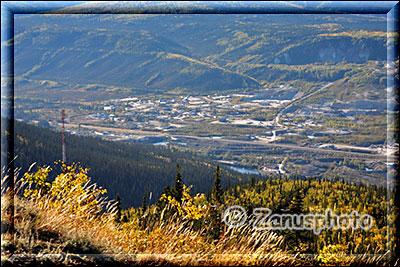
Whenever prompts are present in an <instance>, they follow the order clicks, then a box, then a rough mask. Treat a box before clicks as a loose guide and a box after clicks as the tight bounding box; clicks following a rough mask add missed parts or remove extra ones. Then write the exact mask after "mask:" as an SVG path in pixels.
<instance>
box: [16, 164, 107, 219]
mask: <svg viewBox="0 0 400 267" xmlns="http://www.w3.org/2000/svg"><path fill="white" fill-rule="evenodd" d="M61 164H62V169H63V173H60V174H58V175H57V176H56V177H55V179H54V180H53V181H52V182H51V181H50V180H49V173H50V172H51V171H52V168H50V166H44V167H39V168H38V170H37V171H36V172H34V173H29V172H27V173H25V174H24V177H23V178H22V180H23V181H24V182H26V183H27V184H28V185H29V187H28V188H27V189H25V190H24V197H26V198H33V199H39V198H41V197H42V196H46V197H47V199H48V200H50V201H47V202H46V203H44V202H43V201H41V202H39V205H45V204H46V205H49V206H51V207H63V208H64V209H67V210H69V211H71V212H73V213H75V214H77V215H84V214H85V213H87V212H89V211H90V212H91V213H92V214H93V212H96V211H99V210H98V209H99V205H98V204H99V198H100V196H101V195H103V194H105V193H106V192H107V191H106V189H102V188H101V187H99V188H97V186H96V184H90V178H89V177H88V175H87V173H88V171H89V169H87V168H82V167H81V166H80V165H79V164H75V163H73V164H72V165H70V166H67V165H66V164H65V163H61Z"/></svg>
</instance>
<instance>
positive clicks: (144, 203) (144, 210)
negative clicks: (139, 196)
mask: <svg viewBox="0 0 400 267" xmlns="http://www.w3.org/2000/svg"><path fill="white" fill-rule="evenodd" d="M146 198H147V191H144V193H143V201H142V212H143V213H145V212H146V209H147V204H146Z"/></svg>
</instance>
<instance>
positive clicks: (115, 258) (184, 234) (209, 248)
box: [1, 170, 385, 266]
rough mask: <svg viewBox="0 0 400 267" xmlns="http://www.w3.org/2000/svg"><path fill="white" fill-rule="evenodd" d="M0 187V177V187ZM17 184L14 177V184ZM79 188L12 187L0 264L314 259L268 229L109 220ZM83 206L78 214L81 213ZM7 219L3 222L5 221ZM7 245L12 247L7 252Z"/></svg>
mask: <svg viewBox="0 0 400 267" xmlns="http://www.w3.org/2000/svg"><path fill="white" fill-rule="evenodd" d="M78 174H79V175H80V171H79V170H76V172H75V174H74V175H71V176H70V179H74V178H76V177H80V178H82V176H79V175H78ZM65 177H66V176H65ZM63 179H64V178H63ZM65 179H66V178H65ZM83 180H84V179H83ZM19 181H20V180H19ZM4 185H5V184H4V180H3V181H2V189H3V186H4ZM26 185H27V184H25V186H26ZM23 186H24V184H23V183H21V182H18V188H19V189H21V188H23ZM81 186H82V187H81V189H82V190H78V191H76V190H70V189H68V190H67V191H62V192H61V195H62V196H63V199H67V201H64V202H62V201H61V202H60V201H59V202H57V201H56V200H57V198H55V197H54V195H52V194H51V193H48V194H43V193H41V192H37V193H38V194H35V197H23V196H22V195H23V194H22V193H23V192H19V191H22V190H19V191H18V190H17V192H16V193H17V194H16V196H15V199H14V206H15V214H14V223H15V233H14V235H13V236H11V235H10V234H9V233H5V234H3V233H2V262H3V261H4V262H9V263H10V262H14V263H18V264H21V265H27V264H32V263H34V264H37V263H38V262H40V263H46V262H48V263H51V264H55V265H60V266H61V265H76V264H87V265H91V264H93V265H95V264H101V263H113V264H116V265H124V266H128V265H140V264H149V263H151V264H155V265H158V264H160V265H163V264H167V265H168V264H171V265H192V266H196V265H208V266H209V265H212V266H214V265H229V266H232V265H246V266H247V265H305V264H315V263H317V262H318V261H317V258H316V257H312V258H311V259H309V260H305V259H303V260H300V258H299V257H297V256H295V255H291V254H287V253H286V252H285V251H283V250H282V243H283V237H282V236H278V235H277V234H276V233H273V232H269V231H255V230H254V229H251V228H250V227H249V226H242V227H241V228H237V229H232V228H231V229H225V232H224V233H223V236H222V237H221V239H220V240H219V241H218V242H210V241H209V240H208V239H207V238H206V235H205V231H206V230H194V228H192V227H188V226H189V223H188V221H185V220H182V219H178V218H177V216H173V217H171V218H169V219H168V220H166V221H165V220H164V221H159V222H156V223H155V224H154V225H153V226H152V228H151V229H150V228H146V229H142V228H140V227H139V225H138V223H137V221H135V220H132V221H129V222H126V223H116V222H115V214H116V209H115V206H114V205H113V204H112V203H111V202H109V201H107V200H106V199H104V198H103V199H101V198H99V197H97V199H98V201H97V202H96V204H95V205H92V204H93V202H90V201H89V200H93V199H92V198H91V194H90V193H93V192H95V191H93V190H94V188H95V186H94V185H93V184H91V183H90V182H86V183H83V184H81ZM25 192H26V191H25ZM50 192H51V191H50ZM77 192H80V193H79V194H77ZM82 192H84V193H82ZM3 193H4V194H3V195H2V197H1V202H2V206H1V212H2V220H3V218H5V219H6V220H7V214H6V211H7V207H8V206H9V204H10V202H9V201H10V198H9V193H7V192H3ZM58 193H60V192H58ZM72 194H75V195H74V198H71V196H72ZM55 203H57V205H55ZM76 203H80V204H79V205H80V206H78V208H74V209H71V205H73V206H74V207H76ZM87 203H91V204H90V205H88V204H87ZM82 210H83V211H85V212H80V211H82ZM7 223H8V224H9V223H10V219H9V218H8V221H7ZM10 249H14V253H13V254H11V253H10ZM335 260H336V259H335V258H333V261H332V262H335V263H336V264H340V265H348V264H352V265H362V263H368V264H371V265H375V264H377V263H380V264H384V263H385V261H384V258H382V257H381V258H379V257H367V255H366V256H365V257H364V258H361V259H360V258H357V257H356V256H345V258H340V261H335ZM327 263H329V262H327Z"/></svg>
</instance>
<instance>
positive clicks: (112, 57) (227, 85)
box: [15, 14, 386, 92]
mask: <svg viewBox="0 0 400 267" xmlns="http://www.w3.org/2000/svg"><path fill="white" fill-rule="evenodd" d="M384 30H386V21H385V19H384V18H383V17H381V16H379V15H376V16H375V17H373V20H372V19H371V18H369V17H366V16H364V17H363V16H355V15H349V16H348V17H345V16H343V15H341V16H340V15H324V16H323V17H318V16H316V15H290V16H286V19H285V17H283V16H280V15H268V16H267V15H199V14H198V15H118V14H115V15H52V16H49V15H19V16H17V17H16V22H15V76H16V78H17V81H18V78H26V79H28V80H50V81H54V82H63V83H66V84H70V86H71V87H74V86H76V85H77V84H90V83H96V84H102V85H105V86H120V87H127V88H132V89H131V90H132V91H134V90H135V89H134V88H142V89H147V90H161V91H173V90H185V91H192V92H215V91H220V90H242V89H254V88H262V87H263V86H264V84H265V83H268V82H271V80H270V77H271V71H273V70H271V69H268V68H267V65H270V64H272V65H275V64H286V65H293V66H295V65H305V64H336V63H341V64H343V63H356V64H364V63H366V62H367V61H371V60H376V61H385V60H386V35H385V34H386V33H385V32H384ZM343 75H344V74H343ZM272 76H273V73H272ZM339 78H342V77H339ZM312 80H313V81H314V82H319V77H317V76H315V77H313V78H312ZM34 86H37V85H31V87H34ZM18 88H19V84H18V82H17V84H16V90H18ZM35 88H36V87H35ZM44 88H45V87H44Z"/></svg>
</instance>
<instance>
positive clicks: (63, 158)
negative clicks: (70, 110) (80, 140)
mask: <svg viewBox="0 0 400 267" xmlns="http://www.w3.org/2000/svg"><path fill="white" fill-rule="evenodd" d="M64 116H65V111H64V110H61V121H62V161H63V163H66V162H67V157H66V155H65V127H64Z"/></svg>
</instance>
